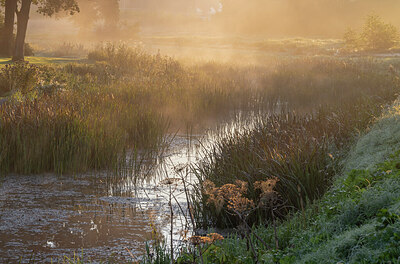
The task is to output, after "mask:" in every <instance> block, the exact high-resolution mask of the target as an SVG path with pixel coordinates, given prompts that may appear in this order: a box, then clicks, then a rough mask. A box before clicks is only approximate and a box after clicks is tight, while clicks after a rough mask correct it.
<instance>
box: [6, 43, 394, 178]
mask: <svg viewBox="0 0 400 264" xmlns="http://www.w3.org/2000/svg"><path fill="white" fill-rule="evenodd" d="M377 68H379V71H376V69H377ZM381 68H382V69H384V70H385V71H386V72H385V73H384V74H382V71H383V70H382V69H381ZM394 69H396V67H394ZM386 75H388V76H386ZM392 84H393V78H391V75H390V74H389V73H388V65H386V64H385V63H382V62H379V61H375V60H367V59H340V58H330V57H298V58H294V59H287V58H285V57H283V58H280V57H276V58H275V59H274V60H271V61H268V62H266V63H265V65H264V66H251V65H233V64H220V63H215V62H210V63H205V64H201V65H186V64H183V63H181V62H179V61H177V60H175V59H172V58H170V57H168V56H162V55H160V54H156V55H150V54H146V53H144V52H143V51H142V50H141V49H138V48H130V47H127V46H125V45H122V44H121V45H115V44H106V45H103V46H99V47H97V48H96V49H95V50H93V51H92V52H90V53H89V55H88V61H87V62H86V63H72V64H64V65H51V64H49V65H41V66H36V65H33V64H14V65H8V66H6V67H3V68H2V69H0V88H1V89H0V96H3V97H4V99H3V100H2V101H1V105H0V149H1V155H0V172H1V173H3V174H6V173H25V174H29V173H41V172H53V171H55V172H58V173H70V172H82V171H86V170H91V169H114V168H121V164H122V163H124V161H125V158H126V157H125V154H126V153H128V152H129V153H138V151H139V150H149V151H150V152H154V150H156V149H158V148H161V147H162V146H163V145H165V140H164V138H165V135H166V134H168V133H176V132H177V131H182V132H185V131H183V130H185V129H189V130H190V131H194V132H195V133H198V132H202V131H203V129H206V128H210V127H212V126H214V125H215V124H218V123H220V122H222V121H228V120H232V118H233V117H234V116H235V115H236V114H237V113H244V112H252V113H254V112H262V113H275V112H276V111H280V110H282V109H296V110H297V111H298V112H302V113H306V112H307V113H309V112H312V111H314V109H316V108H317V107H318V106H319V105H326V104H327V102H329V98H335V99H334V101H335V100H336V102H337V101H340V100H342V99H346V98H349V97H350V98H353V99H354V98H355V97H357V95H358V94H367V95H371V96H374V95H380V94H383V93H384V91H385V89H386V90H389V91H391V90H392ZM375 91H376V92H375ZM388 93H390V92H388ZM346 100H347V99H346ZM329 103H330V104H332V102H329Z"/></svg>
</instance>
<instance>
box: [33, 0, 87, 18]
mask: <svg viewBox="0 0 400 264" xmlns="http://www.w3.org/2000/svg"><path fill="white" fill-rule="evenodd" d="M32 3H33V4H35V5H37V11H38V12H39V13H40V14H43V15H45V16H50V17H51V16H53V15H55V14H57V13H60V12H63V11H64V12H68V13H69V14H70V15H73V14H75V13H77V12H79V7H78V2H77V1H76V0H32Z"/></svg>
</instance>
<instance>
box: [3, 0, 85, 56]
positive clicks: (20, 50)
mask: <svg viewBox="0 0 400 264" xmlns="http://www.w3.org/2000/svg"><path fill="white" fill-rule="evenodd" d="M2 2H4V6H5V14H6V15H5V16H6V17H5V22H7V18H8V16H7V14H8V15H9V20H10V22H11V20H12V21H14V13H15V14H16V15H17V36H16V39H15V48H14V53H13V54H12V55H13V60H14V61H19V60H24V46H25V38H26V32H27V28H28V21H29V13H30V11H31V5H32V4H34V5H36V6H37V10H38V12H39V13H40V14H42V15H44V16H49V17H51V16H53V15H55V14H57V13H59V12H67V13H69V14H70V15H73V14H75V13H76V12H79V7H78V4H77V2H76V0H2ZM12 11H14V12H12ZM11 14H12V15H11ZM5 24H6V23H5ZM13 24H14V22H13V23H12V25H13ZM12 28H13V27H11V36H10V35H9V30H10V29H9V28H7V25H5V29H6V30H4V36H5V38H4V42H6V41H7V43H11V42H12V38H13V36H12ZM6 33H7V35H6Z"/></svg>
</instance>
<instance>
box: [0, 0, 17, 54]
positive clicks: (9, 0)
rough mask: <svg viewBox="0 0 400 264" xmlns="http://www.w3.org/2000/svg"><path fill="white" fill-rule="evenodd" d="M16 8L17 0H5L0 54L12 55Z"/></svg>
mask: <svg viewBox="0 0 400 264" xmlns="http://www.w3.org/2000/svg"><path fill="white" fill-rule="evenodd" d="M16 10H17V0H6V2H5V16H4V28H3V32H2V34H1V43H0V53H1V56H5V57H11V56H12V55H13V51H14V47H13V42H14V41H13V38H14V35H13V33H14V21H15V11H16Z"/></svg>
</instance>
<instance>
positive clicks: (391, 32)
mask: <svg viewBox="0 0 400 264" xmlns="http://www.w3.org/2000/svg"><path fill="white" fill-rule="evenodd" d="M361 39H362V41H363V43H364V45H365V46H366V48H367V49H371V50H387V49H389V48H392V47H393V46H394V45H395V43H396V42H397V41H398V39H399V32H398V30H397V28H396V27H395V26H394V25H392V24H388V23H385V22H383V20H382V18H381V17H379V16H375V15H369V16H368V17H367V19H366V22H365V24H364V28H363V32H362V33H361Z"/></svg>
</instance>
